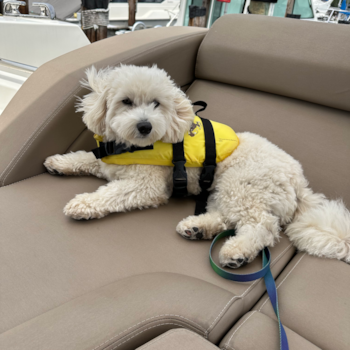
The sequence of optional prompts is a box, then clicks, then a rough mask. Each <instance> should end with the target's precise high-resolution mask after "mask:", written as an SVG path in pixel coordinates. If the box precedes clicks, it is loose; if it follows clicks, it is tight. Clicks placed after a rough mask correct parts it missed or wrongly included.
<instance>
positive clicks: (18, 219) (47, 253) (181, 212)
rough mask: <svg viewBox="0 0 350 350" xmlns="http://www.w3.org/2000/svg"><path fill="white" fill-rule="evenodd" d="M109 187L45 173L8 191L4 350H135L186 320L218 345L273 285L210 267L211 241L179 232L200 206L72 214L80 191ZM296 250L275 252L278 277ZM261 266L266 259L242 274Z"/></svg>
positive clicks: (2, 265)
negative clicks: (106, 347) (93, 216)
mask: <svg viewBox="0 0 350 350" xmlns="http://www.w3.org/2000/svg"><path fill="white" fill-rule="evenodd" d="M103 183H104V182H103V181H101V180H98V179H96V178H92V177H56V176H50V175H49V174H42V175H39V176H36V177H33V178H31V179H27V180H25V181H21V182H18V183H16V184H13V185H9V186H6V187H2V188H1V189H0V222H1V230H0V242H1V244H0V276H1V283H0V295H1V298H0V310H1V315H2V317H0V329H1V331H2V332H5V331H7V332H5V333H3V334H2V335H1V336H0V349H7V350H9V349H23V344H24V343H25V344H26V346H25V349H26V350H32V349H33V350H34V349H39V348H45V346H44V345H45V344H48V343H50V350H56V349H67V348H74V349H75V350H81V349H84V350H85V349H86V350H91V349H93V348H94V347H97V346H99V345H100V344H102V343H105V342H106V344H109V343H113V344H117V345H120V349H134V348H135V347H137V346H140V345H141V344H143V343H144V342H145V341H149V340H150V339H152V338H154V337H155V336H157V335H159V334H160V333H163V332H164V331H166V330H168V329H169V328H173V327H178V326H179V322H180V326H182V327H187V328H190V329H191V330H194V331H196V332H197V333H200V334H201V335H202V336H207V337H208V339H209V340H210V341H212V342H217V341H219V340H220V339H221V338H222V337H223V336H224V334H225V332H226V331H227V330H229V329H230V327H231V326H232V325H233V323H234V322H235V321H236V320H238V319H239V317H241V316H242V315H243V314H244V313H245V312H247V311H248V310H249V309H250V308H251V307H252V306H253V305H254V304H255V303H256V301H257V300H258V299H259V298H260V297H261V295H262V294H263V293H264V289H265V286H264V282H263V281H256V282H253V283H249V284H246V283H234V282H231V281H228V280H225V279H223V278H221V277H220V276H218V275H216V274H215V272H214V271H212V269H211V267H210V265H209V261H208V260H209V259H208V251H209V245H210V242H209V241H187V240H184V239H183V238H181V237H180V236H179V235H178V234H177V233H176V232H175V227H176V224H177V223H178V221H180V220H181V219H182V218H184V217H185V216H187V215H190V214H192V213H193V211H194V201H193V200H190V199H187V200H185V199H184V200H171V201H170V203H169V204H168V205H166V206H162V207H160V208H158V209H148V210H142V211H138V210H135V211H132V212H128V213H118V214H112V215H109V216H108V217H106V218H103V219H101V220H93V221H74V220H71V219H69V218H67V217H65V216H64V215H63V213H62V208H63V207H64V205H65V204H66V203H67V202H68V201H69V200H70V199H71V198H73V196H74V195H75V194H76V193H83V192H90V191H94V190H95V189H96V188H97V187H98V186H99V185H101V184H103ZM293 252H294V248H293V247H292V245H291V244H290V243H289V241H288V240H287V239H286V238H285V236H283V237H282V239H281V242H280V243H279V244H278V245H277V246H276V247H275V248H273V249H272V255H273V261H274V262H273V269H272V270H273V274H274V275H277V274H279V273H280V271H281V270H282V268H283V267H284V266H285V265H286V264H287V262H288V261H289V260H290V258H291V257H292V255H293ZM215 258H217V251H216V252H215ZM260 266H261V259H260V258H259V259H256V261H255V262H254V263H252V264H251V265H250V266H246V267H244V268H242V269H240V270H239V271H241V272H242V273H247V272H252V271H253V270H257V269H259V268H260ZM145 274H153V275H154V277H150V276H149V277H147V275H145ZM169 315H170V316H169ZM176 315H177V316H176ZM164 320H165V321H164ZM155 321H156V322H155ZM164 322H165V323H170V325H165V327H162V326H161V324H162V323H164ZM173 323H175V325H174V326H173V325H172V324H173ZM97 325H98V326H97ZM154 325H157V327H159V328H151V329H148V328H150V327H152V326H154ZM16 326H17V327H16ZM13 327H15V328H13ZM144 330H145V331H144ZM141 331H144V332H142V333H140V334H139V335H136V334H137V333H139V332H141ZM129 338H130V341H129V340H127V339H129ZM109 340H110V341H109ZM72 344H73V345H74V346H73V345H72ZM135 344H136V345H135ZM91 345H94V346H91ZM118 349H119V348H118Z"/></svg>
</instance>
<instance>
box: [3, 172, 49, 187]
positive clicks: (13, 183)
mask: <svg viewBox="0 0 350 350" xmlns="http://www.w3.org/2000/svg"><path fill="white" fill-rule="evenodd" d="M44 174H46V173H41V174H37V175H33V176H30V177H27V178H25V179H22V180H19V181H16V182H12V183H10V184H8V185H5V186H1V187H0V190H1V189H2V188H5V187H8V186H12V185H15V184H18V183H19V182H22V181H25V180H29V179H32V178H33V177H37V176H40V175H44Z"/></svg>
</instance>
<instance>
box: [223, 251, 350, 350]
mask: <svg viewBox="0 0 350 350" xmlns="http://www.w3.org/2000/svg"><path fill="white" fill-rule="evenodd" d="M349 274H350V265H348V264H346V263H344V262H340V261H337V260H328V259H320V258H316V257H312V256H308V255H307V254H305V253H303V254H301V253H299V254H297V255H296V256H295V257H294V258H293V260H292V261H291V262H290V263H289V264H288V265H287V267H286V268H285V269H284V270H283V272H282V273H281V275H280V276H279V277H278V279H277V281H276V285H277V290H278V300H279V310H280V316H281V320H282V323H283V325H284V327H285V330H286V333H287V337H288V342H289V345H290V350H299V349H303V350H304V349H305V350H316V349H324V350H331V349H339V350H345V349H349V344H350V334H349V328H350V317H349V315H350V304H349V303H348V302H347V299H348V294H349V293H348V290H349V286H350V279H349ZM277 339H278V323H277V319H276V316H275V313H274V311H273V308H272V305H271V303H270V301H269V298H268V296H267V295H265V296H264V297H263V298H261V300H260V301H259V302H258V303H257V305H256V306H255V307H254V309H253V311H251V312H249V313H247V314H246V315H245V316H244V317H242V318H241V320H240V321H239V322H237V323H236V324H235V326H234V327H233V328H232V330H231V331H230V332H228V333H227V335H226V336H225V337H224V339H223V340H222V341H221V343H220V347H221V348H222V349H225V350H229V349H231V350H232V349H235V350H257V349H259V350H265V349H266V350H267V349H269V350H278V349H279V346H278V341H277Z"/></svg>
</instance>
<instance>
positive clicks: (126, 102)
mask: <svg viewBox="0 0 350 350" xmlns="http://www.w3.org/2000/svg"><path fill="white" fill-rule="evenodd" d="M122 102H123V103H124V104H125V105H129V106H131V105H132V101H131V100H130V98H126V99H124V100H123V101H122Z"/></svg>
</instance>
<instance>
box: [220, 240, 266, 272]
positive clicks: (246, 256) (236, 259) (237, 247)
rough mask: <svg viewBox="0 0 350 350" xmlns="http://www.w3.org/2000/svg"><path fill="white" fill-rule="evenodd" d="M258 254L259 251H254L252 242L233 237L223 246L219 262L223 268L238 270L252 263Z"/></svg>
mask: <svg viewBox="0 0 350 350" xmlns="http://www.w3.org/2000/svg"><path fill="white" fill-rule="evenodd" d="M258 253H259V249H256V250H254V248H253V247H252V244H251V242H250V241H249V240H246V239H244V237H242V236H240V237H231V238H229V239H228V240H227V241H226V242H225V243H224V245H223V246H222V248H221V250H220V253H219V260H220V264H221V265H222V266H227V267H230V268H232V269H237V268H239V267H241V266H244V265H246V264H248V263H250V262H252V261H253V260H254V259H255V257H256V256H257V255H258Z"/></svg>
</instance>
